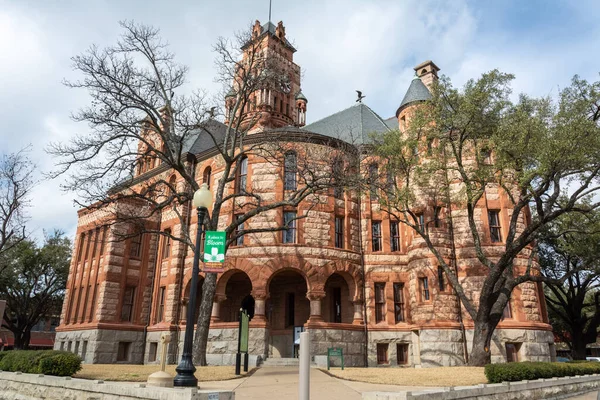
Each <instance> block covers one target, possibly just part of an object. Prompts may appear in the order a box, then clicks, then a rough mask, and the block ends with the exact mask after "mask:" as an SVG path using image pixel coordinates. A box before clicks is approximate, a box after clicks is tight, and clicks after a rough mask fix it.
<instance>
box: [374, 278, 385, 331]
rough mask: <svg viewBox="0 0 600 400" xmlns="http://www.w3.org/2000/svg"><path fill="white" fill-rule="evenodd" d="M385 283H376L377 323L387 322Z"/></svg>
mask: <svg viewBox="0 0 600 400" xmlns="http://www.w3.org/2000/svg"><path fill="white" fill-rule="evenodd" d="M385 312H386V309H385V283H384V282H378V283H375V322H376V323H378V322H383V321H384V320H385Z"/></svg>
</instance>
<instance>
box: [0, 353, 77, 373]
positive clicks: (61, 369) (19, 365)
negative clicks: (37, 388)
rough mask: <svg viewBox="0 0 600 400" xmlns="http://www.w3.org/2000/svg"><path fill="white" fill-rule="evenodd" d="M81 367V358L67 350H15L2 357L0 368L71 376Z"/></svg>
mask: <svg viewBox="0 0 600 400" xmlns="http://www.w3.org/2000/svg"><path fill="white" fill-rule="evenodd" d="M80 369H81V358H79V356H77V355H75V354H73V353H69V352H66V351H55V350H13V351H7V352H6V354H5V355H4V356H3V357H2V358H0V370H3V371H12V372H16V371H21V372H23V373H29V374H46V375H57V376H70V375H73V374H74V373H76V372H77V371H79V370H80Z"/></svg>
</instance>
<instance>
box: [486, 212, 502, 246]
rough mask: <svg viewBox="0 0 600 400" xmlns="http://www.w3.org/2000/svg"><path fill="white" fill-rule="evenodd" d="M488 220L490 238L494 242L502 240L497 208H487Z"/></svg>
mask: <svg viewBox="0 0 600 400" xmlns="http://www.w3.org/2000/svg"><path fill="white" fill-rule="evenodd" d="M488 221H489V224H490V239H491V240H492V242H494V243H499V242H502V235H501V232H500V212H499V211H498V210H489V211H488Z"/></svg>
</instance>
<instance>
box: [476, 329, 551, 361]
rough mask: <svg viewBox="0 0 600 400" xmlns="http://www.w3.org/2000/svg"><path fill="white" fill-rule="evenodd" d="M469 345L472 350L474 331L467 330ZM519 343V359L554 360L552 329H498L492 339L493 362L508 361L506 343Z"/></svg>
mask: <svg viewBox="0 0 600 400" xmlns="http://www.w3.org/2000/svg"><path fill="white" fill-rule="evenodd" d="M466 336H467V346H468V349H469V351H471V346H472V344H473V331H469V330H467V332H466ZM507 342H508V343H516V344H518V345H519V348H518V357H519V361H553V360H554V359H555V357H556V355H555V354H553V351H552V349H553V348H554V335H553V334H552V332H550V331H541V330H532V329H497V330H496V331H495V333H494V337H493V339H492V346H491V351H492V362H493V363H501V362H506V343H507Z"/></svg>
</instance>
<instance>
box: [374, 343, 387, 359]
mask: <svg viewBox="0 0 600 400" xmlns="http://www.w3.org/2000/svg"><path fill="white" fill-rule="evenodd" d="M388 346H389V345H388V343H377V364H387V363H388Z"/></svg>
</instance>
